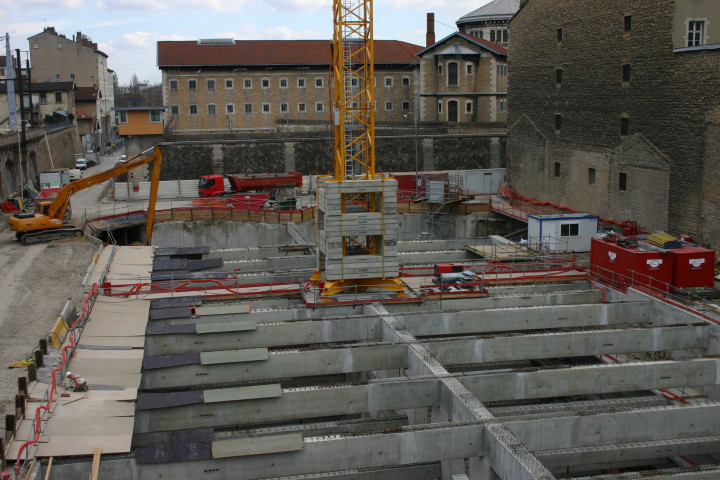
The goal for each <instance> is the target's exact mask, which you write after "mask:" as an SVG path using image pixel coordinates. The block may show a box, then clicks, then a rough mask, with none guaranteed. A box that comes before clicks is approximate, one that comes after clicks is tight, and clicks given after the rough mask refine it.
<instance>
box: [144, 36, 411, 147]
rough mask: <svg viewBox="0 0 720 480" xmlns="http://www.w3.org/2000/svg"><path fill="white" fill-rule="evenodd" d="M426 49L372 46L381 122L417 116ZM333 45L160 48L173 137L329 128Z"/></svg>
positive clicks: (221, 43)
mask: <svg viewBox="0 0 720 480" xmlns="http://www.w3.org/2000/svg"><path fill="white" fill-rule="evenodd" d="M421 49H422V47H421V46H418V45H413V44H409V43H405V42H399V41H391V40H376V41H375V103H376V113H375V119H376V122H400V121H402V119H403V115H404V114H406V113H407V112H408V111H410V110H412V109H413V105H412V100H413V98H414V96H415V92H416V88H417V83H418V59H417V57H416V54H417V52H419V51H420V50H421ZM330 62H331V52H330V42H329V41H323V40H274V41H271V40H258V41H250V40H222V39H220V40H218V39H215V40H199V41H182V42H169V41H168V42H158V67H159V68H160V70H161V71H162V88H163V103H164V104H166V105H168V106H169V111H168V112H167V116H166V118H167V121H166V126H167V127H169V129H170V130H171V131H172V132H173V133H212V132H216V133H219V132H272V131H278V130H281V129H282V128H283V126H287V125H289V124H292V125H307V126H309V127H312V126H313V125H322V126H323V127H326V126H327V125H328V122H329V119H330V115H331V97H330V84H329V82H330V77H329V71H330Z"/></svg>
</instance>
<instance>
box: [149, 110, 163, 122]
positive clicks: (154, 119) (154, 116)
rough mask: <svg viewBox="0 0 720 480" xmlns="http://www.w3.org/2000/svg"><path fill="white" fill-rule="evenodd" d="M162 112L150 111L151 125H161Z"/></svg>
mask: <svg viewBox="0 0 720 480" xmlns="http://www.w3.org/2000/svg"><path fill="white" fill-rule="evenodd" d="M160 117H161V115H160V110H150V123H160V122H161V119H160Z"/></svg>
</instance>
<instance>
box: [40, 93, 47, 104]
mask: <svg viewBox="0 0 720 480" xmlns="http://www.w3.org/2000/svg"><path fill="white" fill-rule="evenodd" d="M40 103H42V104H46V103H47V94H46V93H45V92H40Z"/></svg>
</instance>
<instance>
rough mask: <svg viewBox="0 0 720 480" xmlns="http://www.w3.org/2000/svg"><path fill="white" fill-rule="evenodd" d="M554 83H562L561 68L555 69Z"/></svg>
mask: <svg viewBox="0 0 720 480" xmlns="http://www.w3.org/2000/svg"><path fill="white" fill-rule="evenodd" d="M555 83H557V84H558V85H560V84H561V83H562V68H556V69H555Z"/></svg>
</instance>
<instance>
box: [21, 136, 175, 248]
mask: <svg viewBox="0 0 720 480" xmlns="http://www.w3.org/2000/svg"><path fill="white" fill-rule="evenodd" d="M151 162H152V163H153V171H152V181H151V184H150V202H149V203H148V211H147V229H146V230H147V241H148V244H149V243H150V239H151V238H152V227H153V221H154V220H155V203H156V201H157V193H158V184H159V183H160V167H161V165H162V152H161V151H160V147H159V146H158V145H156V146H154V147H152V148H149V149H148V150H146V151H144V152H142V153H139V154H137V155H135V156H134V157H132V158H131V159H129V160H127V161H126V162H123V163H118V164H116V165H115V166H114V167H113V168H111V169H109V170H105V171H104V172H100V173H96V174H94V175H90V176H88V177H85V178H81V179H78V180H74V181H72V182H70V183H68V184H67V185H65V186H64V187H63V188H62V190H60V193H58V196H57V197H56V198H55V199H54V200H52V201H46V202H42V201H41V202H39V203H37V204H36V205H35V213H22V212H21V213H16V214H14V215H13V216H12V217H10V219H9V221H8V223H9V226H10V230H13V231H14V232H16V233H15V237H16V238H17V239H18V240H19V241H20V242H21V243H22V244H23V245H31V244H33V243H42V242H49V241H51V240H57V239H61V238H70V237H81V236H82V235H83V231H82V230H81V229H79V228H77V227H76V226H74V225H71V224H69V223H63V217H64V216H65V211H66V210H67V208H68V205H70V196H71V195H72V194H73V193H75V192H79V191H80V190H84V189H86V188H88V187H92V186H93V185H97V184H99V183H102V182H104V181H106V180H110V179H111V178H113V177H116V176H117V175H120V174H122V173H126V172H129V171H130V170H133V169H135V168H138V167H141V166H143V165H147V164H148V163H151Z"/></svg>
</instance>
